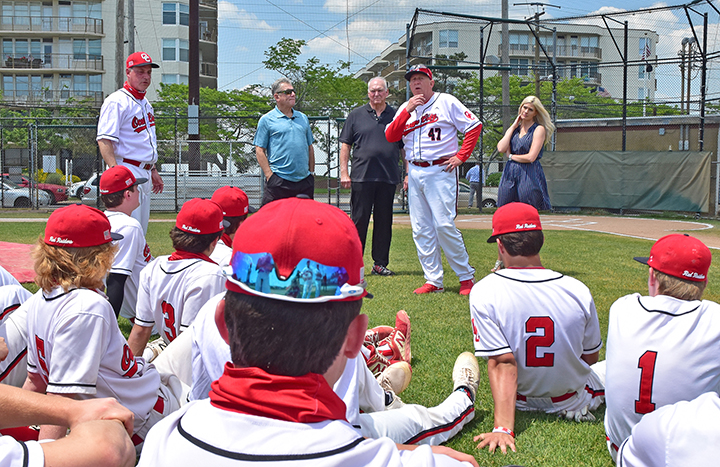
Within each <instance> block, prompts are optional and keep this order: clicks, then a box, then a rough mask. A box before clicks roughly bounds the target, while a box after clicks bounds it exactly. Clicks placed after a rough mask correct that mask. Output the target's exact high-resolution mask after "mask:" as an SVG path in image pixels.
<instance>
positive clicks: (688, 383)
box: [605, 234, 720, 465]
mask: <svg viewBox="0 0 720 467" xmlns="http://www.w3.org/2000/svg"><path fill="white" fill-rule="evenodd" d="M711 259H712V257H711V255H710V250H709V249H708V248H707V247H706V246H705V245H704V244H703V243H702V242H701V241H700V240H698V239H696V238H693V237H690V236H688V235H682V234H673V235H667V236H665V237H662V238H661V239H659V240H658V241H657V242H655V244H654V245H653V246H652V248H651V249H650V257H649V258H640V257H638V258H635V260H636V261H639V262H641V263H643V264H647V265H648V266H649V269H648V295H649V296H641V295H640V294H638V293H635V294H631V295H626V296H624V297H622V298H619V299H618V300H617V301H616V302H615V303H613V305H612V306H611V307H610V316H609V324H608V337H607V353H606V360H605V364H606V373H605V387H606V392H607V396H606V404H607V410H606V412H605V433H606V434H607V438H608V448H609V449H610V453H611V454H612V455H613V457H615V454H616V452H617V447H618V446H620V444H622V442H623V441H624V440H625V438H627V437H628V436H630V431H631V430H632V427H633V426H635V424H637V423H638V422H639V421H640V419H641V418H643V415H644V414H647V413H650V412H652V411H654V410H656V409H659V408H660V407H662V406H665V405H668V404H674V403H675V402H678V401H681V400H692V399H695V398H696V397H698V396H699V395H700V394H703V393H705V392H709V391H715V392H717V391H718V388H720V360H719V359H718V357H717V346H718V342H720V306H718V304H717V303H714V302H711V301H708V300H701V298H702V294H703V291H704V290H705V286H706V285H707V274H708V269H709V268H710V262H711ZM715 461H716V462H717V459H715ZM681 464H684V465H692V464H691V463H685V462H684V461H683V462H681Z"/></svg>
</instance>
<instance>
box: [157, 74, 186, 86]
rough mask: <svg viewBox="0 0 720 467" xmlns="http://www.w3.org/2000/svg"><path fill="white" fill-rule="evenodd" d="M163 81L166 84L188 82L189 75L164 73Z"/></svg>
mask: <svg viewBox="0 0 720 467" xmlns="http://www.w3.org/2000/svg"><path fill="white" fill-rule="evenodd" d="M161 82H163V83H165V84H188V75H175V74H167V73H163V75H162V78H161Z"/></svg>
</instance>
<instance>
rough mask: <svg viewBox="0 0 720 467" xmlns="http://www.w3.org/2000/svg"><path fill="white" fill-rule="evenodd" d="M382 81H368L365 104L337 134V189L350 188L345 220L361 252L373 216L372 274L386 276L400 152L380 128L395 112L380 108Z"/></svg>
mask: <svg viewBox="0 0 720 467" xmlns="http://www.w3.org/2000/svg"><path fill="white" fill-rule="evenodd" d="M388 94H389V92H388V87H387V81H385V79H384V78H381V77H375V78H373V79H371V80H370V81H369V82H368V98H369V99H370V102H369V103H368V104H366V105H364V106H362V107H359V108H357V109H355V110H353V111H352V112H350V115H348V118H347V121H346V122H345V126H344V127H343V129H342V132H341V133H340V142H341V143H342V146H341V148H340V185H341V186H342V187H343V188H350V187H352V194H351V197H350V207H351V217H352V220H353V222H354V223H355V227H357V230H358V234H359V235H360V240H361V241H362V245H363V250H364V249H365V238H366V237H367V230H368V224H369V222H370V213H372V214H373V243H372V257H373V261H374V263H375V264H374V265H373V268H372V274H377V275H380V276H392V275H393V274H394V272H392V271H391V270H389V269H388V268H387V265H388V262H389V254H390V241H391V239H392V217H393V198H394V197H395V187H396V186H397V184H398V183H400V165H399V159H400V148H401V144H402V143H399V142H398V143H389V142H388V141H387V139H386V138H385V126H386V125H387V124H389V123H390V122H392V119H393V116H394V115H395V109H394V108H392V107H391V106H389V105H387V104H386V103H385V99H387V96H388ZM353 146H354V147H355V149H354V150H353V163H352V177H351V176H350V175H348V161H349V160H350V149H351V148H352V147H353Z"/></svg>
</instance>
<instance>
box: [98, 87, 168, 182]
mask: <svg viewBox="0 0 720 467" xmlns="http://www.w3.org/2000/svg"><path fill="white" fill-rule="evenodd" d="M101 139H107V140H110V141H112V142H113V147H114V150H115V156H117V157H118V160H117V161H118V162H121V159H123V158H125V157H128V158H130V159H133V160H136V161H139V162H146V163H150V164H152V163H154V162H155V161H157V157H158V154H157V136H156V135H155V112H154V111H153V108H152V105H150V102H149V101H148V100H147V99H142V100H137V99H135V98H134V97H133V96H132V94H130V92H128V90H127V89H124V88H121V89H118V90H117V91H115V92H114V93H112V94H110V95H109V96H108V97H107V98H106V99H105V102H103V105H102V108H101V109H100V118H99V119H98V129H97V140H98V141H99V140H101ZM132 167H134V166H128V168H131V170H132ZM135 168H137V167H135ZM144 173H146V172H144ZM142 176H143V177H144V176H145V175H142Z"/></svg>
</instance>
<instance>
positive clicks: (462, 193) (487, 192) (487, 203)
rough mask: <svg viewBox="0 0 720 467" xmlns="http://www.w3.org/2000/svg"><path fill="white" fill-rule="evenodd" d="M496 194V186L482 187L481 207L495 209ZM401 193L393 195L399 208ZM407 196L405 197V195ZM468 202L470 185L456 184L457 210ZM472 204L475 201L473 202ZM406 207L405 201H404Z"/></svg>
mask: <svg viewBox="0 0 720 467" xmlns="http://www.w3.org/2000/svg"><path fill="white" fill-rule="evenodd" d="M497 194H498V189H497V187H496V186H484V187H482V207H484V208H495V207H497ZM401 196H402V192H401V191H400V192H398V193H397V194H396V195H395V204H396V206H400V205H401V204H402V198H401ZM406 196H407V195H406ZM469 201H470V185H468V184H467V183H465V182H460V183H458V200H457V205H458V207H459V208H465V207H467V205H468V202H469ZM473 204H476V203H475V200H473ZM405 206H407V200H406V201H405Z"/></svg>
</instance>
